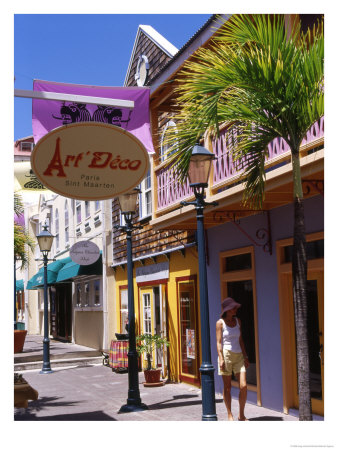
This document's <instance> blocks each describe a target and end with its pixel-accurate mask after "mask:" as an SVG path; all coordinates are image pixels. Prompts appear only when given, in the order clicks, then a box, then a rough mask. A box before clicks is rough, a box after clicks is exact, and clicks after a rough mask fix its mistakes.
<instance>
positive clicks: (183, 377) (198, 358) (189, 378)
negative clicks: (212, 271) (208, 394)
mask: <svg viewBox="0 0 338 450" xmlns="http://www.w3.org/2000/svg"><path fill="white" fill-rule="evenodd" d="M187 281H188V282H191V281H192V282H193V283H194V296H195V309H196V311H195V314H196V335H195V348H196V362H197V376H196V377H195V376H189V375H188V374H185V375H184V374H183V373H182V365H181V363H182V358H181V355H182V353H181V323H180V318H181V310H180V298H179V285H180V283H184V282H187ZM175 282H176V298H177V302H176V304H177V335H178V378H179V380H180V381H183V382H184V383H189V384H193V385H194V386H200V385H201V373H200V370H199V369H200V366H201V363H202V352H201V349H200V344H199V343H200V338H199V337H200V331H199V324H200V308H199V297H198V294H197V275H196V274H193V275H188V276H183V277H176V278H175Z"/></svg>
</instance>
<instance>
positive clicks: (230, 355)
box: [218, 348, 246, 375]
mask: <svg viewBox="0 0 338 450" xmlns="http://www.w3.org/2000/svg"><path fill="white" fill-rule="evenodd" d="M223 356H224V362H225V370H221V368H220V366H219V361H218V375H232V372H233V373H235V374H236V373H239V372H246V370H245V365H244V358H243V353H234V352H232V351H231V350H227V349H225V348H224V349H223Z"/></svg>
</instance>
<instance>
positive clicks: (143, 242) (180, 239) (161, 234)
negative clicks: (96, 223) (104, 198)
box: [112, 199, 195, 265]
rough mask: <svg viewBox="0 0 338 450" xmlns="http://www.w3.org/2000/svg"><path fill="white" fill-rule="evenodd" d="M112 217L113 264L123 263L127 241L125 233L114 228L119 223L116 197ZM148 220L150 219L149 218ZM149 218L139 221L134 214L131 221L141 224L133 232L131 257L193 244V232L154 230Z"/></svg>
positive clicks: (146, 255)
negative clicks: (138, 228) (140, 226)
mask: <svg viewBox="0 0 338 450" xmlns="http://www.w3.org/2000/svg"><path fill="white" fill-rule="evenodd" d="M112 204H113V207H112V219H113V230H114V237H113V248H114V261H113V265H118V264H124V263H126V260H127V253H126V252H127V241H126V233H125V232H124V231H123V230H116V229H114V226H115V225H119V224H120V210H119V205H118V201H117V200H116V199H114V200H113V202H112ZM149 220H150V219H149ZM149 220H147V221H144V220H142V221H140V220H139V217H138V216H137V215H136V216H134V221H133V223H134V224H135V225H142V228H141V229H140V230H135V231H134V232H133V235H132V236H133V238H132V247H133V259H135V258H136V259H139V258H146V257H151V256H152V255H155V254H159V253H166V252H167V253H169V252H170V251H173V249H175V248H178V247H181V248H182V246H185V245H188V244H190V245H191V244H193V243H194V242H195V233H194V232H187V231H181V230H168V231H156V230H154V229H153V228H152V227H151V226H150V225H149Z"/></svg>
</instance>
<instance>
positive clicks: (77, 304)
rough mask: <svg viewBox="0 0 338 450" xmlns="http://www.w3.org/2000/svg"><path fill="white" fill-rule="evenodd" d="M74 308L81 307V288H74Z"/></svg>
mask: <svg viewBox="0 0 338 450" xmlns="http://www.w3.org/2000/svg"><path fill="white" fill-rule="evenodd" d="M76 306H81V286H80V285H77V286H76Z"/></svg>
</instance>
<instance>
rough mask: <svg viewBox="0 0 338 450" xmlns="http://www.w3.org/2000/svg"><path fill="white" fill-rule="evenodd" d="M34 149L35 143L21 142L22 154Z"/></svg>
mask: <svg viewBox="0 0 338 450" xmlns="http://www.w3.org/2000/svg"><path fill="white" fill-rule="evenodd" d="M33 148H34V142H25V141H22V142H20V151H21V152H31V151H32V150H33Z"/></svg>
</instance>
